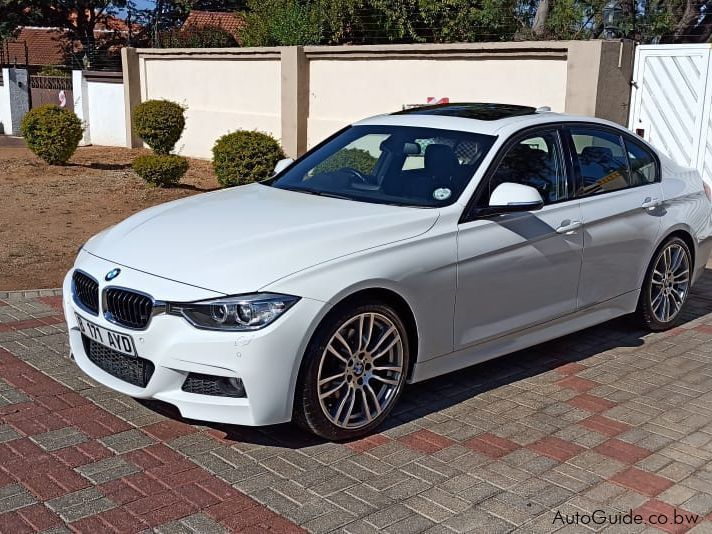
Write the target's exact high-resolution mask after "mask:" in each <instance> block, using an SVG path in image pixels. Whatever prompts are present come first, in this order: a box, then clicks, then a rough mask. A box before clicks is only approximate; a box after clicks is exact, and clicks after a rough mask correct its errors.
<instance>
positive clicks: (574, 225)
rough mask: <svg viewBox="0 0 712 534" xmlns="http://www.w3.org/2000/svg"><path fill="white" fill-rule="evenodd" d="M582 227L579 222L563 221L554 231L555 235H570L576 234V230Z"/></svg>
mask: <svg viewBox="0 0 712 534" xmlns="http://www.w3.org/2000/svg"><path fill="white" fill-rule="evenodd" d="M582 226H583V223H582V222H581V221H568V220H567V221H563V222H562V223H561V225H560V226H559V227H558V228H557V229H556V233H557V234H566V235H571V234H574V233H576V230H578V229H579V228H581V227H582Z"/></svg>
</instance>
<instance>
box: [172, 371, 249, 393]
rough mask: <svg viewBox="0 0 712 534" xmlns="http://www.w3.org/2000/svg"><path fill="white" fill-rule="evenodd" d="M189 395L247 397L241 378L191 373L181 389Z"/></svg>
mask: <svg viewBox="0 0 712 534" xmlns="http://www.w3.org/2000/svg"><path fill="white" fill-rule="evenodd" d="M181 389H182V390H183V391H185V392H187V393H197V394H198V395H211V396H214V397H246V396H247V394H246V393H245V386H243V385H242V380H240V379H239V378H228V377H225V376H213V375H203V374H200V373H189V374H188V376H187V377H186V379H185V382H183V387H182V388H181Z"/></svg>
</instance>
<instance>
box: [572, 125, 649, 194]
mask: <svg viewBox="0 0 712 534" xmlns="http://www.w3.org/2000/svg"><path fill="white" fill-rule="evenodd" d="M571 138H572V140H573V145H574V149H575V154H574V158H575V159H576V161H577V162H578V168H579V172H580V174H581V182H580V184H579V187H578V190H577V195H578V196H588V195H593V194H598V193H606V192H610V191H618V190H619V189H625V188H627V187H631V186H634V185H639V184H638V183H637V179H635V178H634V177H631V173H630V170H629V168H628V158H627V155H626V149H625V147H624V145H623V138H622V137H621V136H620V135H619V134H616V133H612V132H609V131H606V130H598V129H594V128H572V129H571Z"/></svg>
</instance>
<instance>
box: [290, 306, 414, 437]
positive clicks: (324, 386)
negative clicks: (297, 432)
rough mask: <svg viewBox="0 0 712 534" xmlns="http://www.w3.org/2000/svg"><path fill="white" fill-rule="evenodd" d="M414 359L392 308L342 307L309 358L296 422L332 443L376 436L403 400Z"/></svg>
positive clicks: (319, 331) (317, 337) (299, 392)
mask: <svg viewBox="0 0 712 534" xmlns="http://www.w3.org/2000/svg"><path fill="white" fill-rule="evenodd" d="M359 331H360V332H361V335H359V333H358V332H359ZM339 338H341V339H339ZM342 340H343V341H342ZM335 353H336V354H335ZM409 357H410V349H409V345H408V335H407V331H406V327H405V325H404V323H403V321H402V320H401V318H400V317H399V316H398V313H397V312H396V310H395V309H394V308H393V307H391V306H389V305H388V304H385V303H383V302H379V301H375V300H364V299H360V300H357V301H351V302H348V303H345V304H344V305H340V306H338V307H337V308H335V309H334V310H333V311H332V312H330V313H329V314H328V315H327V317H326V318H325V319H324V320H323V321H322V323H321V325H319V328H318V329H317V331H316V332H315V334H314V336H313V338H312V340H311V342H310V343H309V346H308V347H307V350H306V352H305V355H304V361H303V363H302V366H301V370H300V373H299V379H298V382H297V388H296V392H295V399H294V414H293V420H294V421H295V422H296V423H297V424H298V425H299V426H301V427H302V428H304V429H305V430H308V431H309V432H312V433H314V434H316V435H317V436H320V437H322V438H325V439H327V440H330V441H342V440H351V439H355V438H358V437H360V436H363V435H366V434H368V433H370V432H372V431H373V430H374V429H375V428H376V427H378V426H379V425H380V424H381V423H382V422H383V421H384V420H385V419H386V418H387V417H388V414H389V413H390V411H391V410H392V409H393V407H394V406H395V404H396V402H397V401H398V397H400V394H401V392H402V390H403V387H404V385H405V380H406V374H407V371H408V363H409ZM376 360H377V361H376ZM384 368H388V370H384ZM342 371H343V373H342ZM340 373H342V374H340ZM352 399H353V400H352ZM364 402H365V406H366V408H364Z"/></svg>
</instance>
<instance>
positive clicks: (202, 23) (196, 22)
mask: <svg viewBox="0 0 712 534" xmlns="http://www.w3.org/2000/svg"><path fill="white" fill-rule="evenodd" d="M244 27H245V19H243V18H242V17H241V16H240V15H239V14H238V13H231V12H229V11H199V10H195V9H194V10H192V11H191V12H190V13H189V14H188V18H187V19H185V22H184V23H183V26H182V27H181V30H183V31H191V30H202V29H204V28H220V29H221V30H225V31H226V32H228V33H229V34H230V35H232V36H233V37H234V38H235V40H236V41H237V42H238V43H239V44H242V43H241V42H240V30H241V29H243V28H244Z"/></svg>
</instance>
